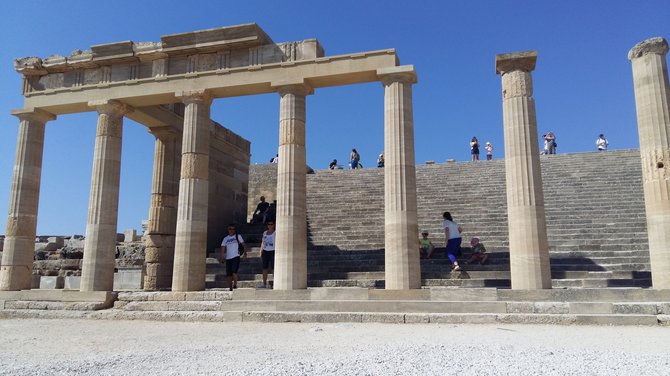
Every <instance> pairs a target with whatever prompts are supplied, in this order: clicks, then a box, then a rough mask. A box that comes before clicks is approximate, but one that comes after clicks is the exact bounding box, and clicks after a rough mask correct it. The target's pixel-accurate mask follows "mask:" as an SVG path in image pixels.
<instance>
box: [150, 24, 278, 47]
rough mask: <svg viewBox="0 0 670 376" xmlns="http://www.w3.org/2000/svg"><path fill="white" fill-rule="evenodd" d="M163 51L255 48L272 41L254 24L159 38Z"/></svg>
mask: <svg viewBox="0 0 670 376" xmlns="http://www.w3.org/2000/svg"><path fill="white" fill-rule="evenodd" d="M161 42H162V44H163V50H164V51H176V50H192V49H200V48H205V49H206V48H208V47H209V48H214V47H216V46H222V45H225V46H227V47H228V48H245V47H255V46H260V45H263V44H272V43H273V42H272V39H270V37H269V36H268V35H267V34H266V33H265V31H263V29H261V28H260V26H258V25H257V24H255V23H249V24H242V25H234V26H226V27H218V28H213V29H206V30H198V31H190V32H187V33H179V34H170V35H163V36H161Z"/></svg>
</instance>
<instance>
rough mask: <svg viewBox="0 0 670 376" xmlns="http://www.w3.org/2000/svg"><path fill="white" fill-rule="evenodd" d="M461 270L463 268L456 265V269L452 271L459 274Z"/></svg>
mask: <svg viewBox="0 0 670 376" xmlns="http://www.w3.org/2000/svg"><path fill="white" fill-rule="evenodd" d="M459 270H461V267H460V266H458V265H455V266H454V268H453V269H452V271H454V272H457V271H459Z"/></svg>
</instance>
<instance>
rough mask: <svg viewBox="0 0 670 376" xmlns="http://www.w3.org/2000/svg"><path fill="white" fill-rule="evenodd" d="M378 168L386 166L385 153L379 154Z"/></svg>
mask: <svg viewBox="0 0 670 376" xmlns="http://www.w3.org/2000/svg"><path fill="white" fill-rule="evenodd" d="M377 168H384V153H381V154H379V157H377Z"/></svg>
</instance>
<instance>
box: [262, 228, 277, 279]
mask: <svg viewBox="0 0 670 376" xmlns="http://www.w3.org/2000/svg"><path fill="white" fill-rule="evenodd" d="M267 224H268V229H267V230H266V231H264V232H263V241H262V242H261V263H262V266H263V283H261V284H260V285H259V286H258V288H262V289H264V288H270V285H269V284H268V273H269V272H270V270H272V271H273V273H274V268H275V224H274V222H272V221H268V223H267Z"/></svg>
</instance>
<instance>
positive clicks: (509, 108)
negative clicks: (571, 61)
mask: <svg viewBox="0 0 670 376" xmlns="http://www.w3.org/2000/svg"><path fill="white" fill-rule="evenodd" d="M536 59H537V52H535V51H529V52H517V53H510V54H501V55H496V73H498V74H500V75H501V76H502V88H503V90H502V94H503V125H504V135H505V179H506V184H507V187H506V188H507V221H508V225H509V249H510V271H511V279H512V288H513V289H520V290H533V289H550V288H551V269H550V265H549V244H548V241H547V226H546V219H545V211H544V194H543V191H542V174H541V171H540V157H539V154H540V153H539V148H538V143H537V140H538V137H537V121H536V118H535V101H534V100H533V81H532V77H531V74H530V72H531V71H532V70H533V69H535V62H536Z"/></svg>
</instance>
